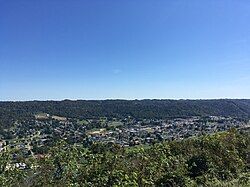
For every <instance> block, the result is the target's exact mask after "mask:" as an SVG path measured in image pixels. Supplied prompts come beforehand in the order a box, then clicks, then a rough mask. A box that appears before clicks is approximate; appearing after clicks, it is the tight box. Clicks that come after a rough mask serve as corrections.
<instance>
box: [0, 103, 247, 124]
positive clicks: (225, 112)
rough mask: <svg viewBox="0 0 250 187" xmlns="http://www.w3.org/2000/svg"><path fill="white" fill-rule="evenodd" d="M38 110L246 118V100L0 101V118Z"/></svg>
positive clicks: (85, 114) (89, 115) (97, 114)
mask: <svg viewBox="0 0 250 187" xmlns="http://www.w3.org/2000/svg"><path fill="white" fill-rule="evenodd" d="M38 112H45V113H49V114H53V115H59V116H65V117H70V118H74V117H76V118H96V117H103V116H105V117H127V116H132V117H135V118H158V119H159V118H168V117H188V116H208V115H216V116H232V117H241V118H250V99H220V100H76V101H71V100H63V101H27V102H0V120H1V122H2V123H3V122H4V121H10V119H12V120H15V119H20V118H26V117H31V116H33V114H35V113H38Z"/></svg>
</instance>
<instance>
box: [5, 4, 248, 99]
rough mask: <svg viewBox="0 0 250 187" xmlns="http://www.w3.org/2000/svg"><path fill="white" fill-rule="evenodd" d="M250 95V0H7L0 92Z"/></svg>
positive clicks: (9, 95) (24, 95) (11, 95)
mask: <svg viewBox="0 0 250 187" xmlns="http://www.w3.org/2000/svg"><path fill="white" fill-rule="evenodd" d="M110 98H111V99H118V98H119V99H143V98H162V99H164V98H169V99H179V98H182V99H204V98H206V99H208V98H250V1H249V0H220V1H218V0H196V1H195V0H181V1H180V0H173V1H170V0H88V1H87V0H0V100H51V99H56V100H61V99H110Z"/></svg>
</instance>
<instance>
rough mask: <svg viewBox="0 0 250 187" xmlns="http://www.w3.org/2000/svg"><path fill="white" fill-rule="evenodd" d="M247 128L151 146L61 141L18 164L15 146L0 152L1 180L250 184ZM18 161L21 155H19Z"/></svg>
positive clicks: (38, 183)
mask: <svg viewBox="0 0 250 187" xmlns="http://www.w3.org/2000/svg"><path fill="white" fill-rule="evenodd" d="M249 145H250V137H249V131H248V132H236V130H230V131H229V132H222V133H216V134H213V135H206V136H202V137H196V138H188V139H184V140H181V141H171V142H164V143H160V144H155V145H153V146H148V147H145V146H140V147H133V148H122V147H120V146H117V145H115V144H101V143H94V144H92V146H91V147H90V148H88V149H86V148H83V147H81V146H73V145H69V144H66V143H65V142H60V143H58V144H57V145H56V146H54V147H53V148H51V150H50V151H49V153H48V154H47V155H46V156H44V157H42V156H40V157H38V158H29V159H22V158H19V160H18V162H19V163H26V164H27V166H26V168H25V169H17V167H14V165H13V164H14V163H13V160H12V151H13V150H7V151H2V152H1V153H0V154H1V155H0V184H1V186H100V187H102V186H198V185H202V186H249V185H250V173H249V167H250V165H249V150H250V149H249ZM16 162H17V161H16Z"/></svg>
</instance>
